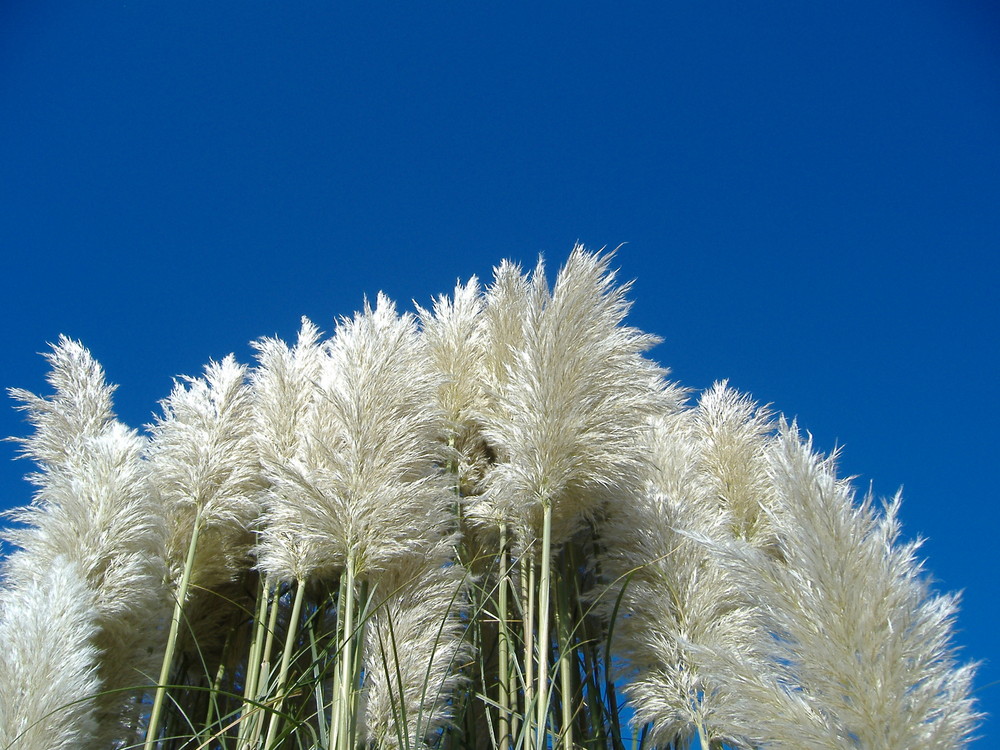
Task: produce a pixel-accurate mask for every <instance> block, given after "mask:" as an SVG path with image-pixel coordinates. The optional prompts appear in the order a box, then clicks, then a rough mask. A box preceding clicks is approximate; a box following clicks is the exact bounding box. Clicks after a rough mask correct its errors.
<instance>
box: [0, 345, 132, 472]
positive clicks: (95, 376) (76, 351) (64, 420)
mask: <svg viewBox="0 0 1000 750" xmlns="http://www.w3.org/2000/svg"><path fill="white" fill-rule="evenodd" d="M44 356H45V359H47V360H48V362H49V364H50V365H51V368H52V369H51V370H50V372H49V374H48V376H47V377H46V380H47V381H48V383H49V384H50V385H51V386H52V387H53V388H54V389H55V393H54V394H53V396H52V397H51V398H49V399H45V398H42V397H41V396H36V395H35V394H33V393H31V392H29V391H26V390H23V389H21V388H11V389H10V391H9V392H10V395H11V396H12V397H13V398H15V399H17V400H18V401H20V402H21V404H20V406H18V408H19V409H21V410H22V411H24V412H26V413H27V415H28V421H29V422H30V423H31V424H32V425H34V427H35V434H34V435H32V436H31V437H28V438H23V439H19V440H18V442H20V443H21V453H22V455H24V456H27V457H28V458H31V459H32V460H34V461H35V462H36V463H38V464H40V465H45V466H54V465H58V464H60V463H62V462H63V461H66V460H67V459H68V458H70V457H71V456H72V454H73V451H74V449H75V447H76V446H77V444H78V443H79V441H81V440H83V439H84V438H85V437H87V436H91V435H96V434H98V433H100V432H101V430H102V429H103V428H104V426H105V425H106V424H108V423H109V422H110V421H111V420H113V419H114V412H113V410H112V403H111V396H112V394H113V393H114V391H115V388H116V387H117V386H114V385H109V384H108V383H106V382H105V379H104V369H103V368H102V367H101V365H100V364H99V363H98V362H97V361H96V360H95V359H94V358H93V357H92V356H91V354H90V352H89V351H87V350H86V349H85V348H84V347H83V345H82V344H81V343H80V342H79V341H74V340H73V339H69V338H67V337H66V336H60V337H59V342H58V343H57V344H54V345H53V346H52V352H51V353H49V354H46V355H44Z"/></svg>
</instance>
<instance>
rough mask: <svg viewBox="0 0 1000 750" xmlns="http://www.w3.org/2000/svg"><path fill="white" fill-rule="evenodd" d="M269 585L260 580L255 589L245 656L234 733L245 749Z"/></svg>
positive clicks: (241, 747)
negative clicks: (251, 628)
mask: <svg viewBox="0 0 1000 750" xmlns="http://www.w3.org/2000/svg"><path fill="white" fill-rule="evenodd" d="M270 592H271V585H270V582H269V581H265V580H261V583H260V586H259V587H258V590H257V596H259V597H260V601H259V602H258V603H257V617H256V619H255V620H254V633H253V641H252V642H251V643H250V655H249V656H248V657H247V670H246V680H244V684H243V707H242V710H241V711H240V725H239V729H238V730H237V733H236V747H237V748H238V750H247V733H248V731H249V730H250V728H251V722H252V721H255V720H256V719H255V718H254V719H252V718H251V716H253V717H256V714H257V710H256V709H255V708H254V707H253V701H254V700H256V698H257V680H258V677H259V676H260V667H261V661H262V655H263V650H264V638H265V633H266V630H267V608H268V606H269V605H270V598H271V596H270Z"/></svg>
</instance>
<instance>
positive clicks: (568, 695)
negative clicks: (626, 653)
mask: <svg viewBox="0 0 1000 750" xmlns="http://www.w3.org/2000/svg"><path fill="white" fill-rule="evenodd" d="M556 585H557V586H558V592H557V593H558V596H557V597H556V623H557V625H558V631H557V632H558V635H557V639H558V647H559V687H560V692H561V694H562V700H561V701H560V705H561V706H562V742H563V749H564V750H573V721H574V719H575V708H576V707H575V706H574V704H573V671H572V664H573V661H574V659H573V658H572V652H573V635H572V629H571V628H570V606H569V582H568V581H567V579H566V571H565V569H564V570H563V574H562V575H560V576H559V578H558V580H557V581H556Z"/></svg>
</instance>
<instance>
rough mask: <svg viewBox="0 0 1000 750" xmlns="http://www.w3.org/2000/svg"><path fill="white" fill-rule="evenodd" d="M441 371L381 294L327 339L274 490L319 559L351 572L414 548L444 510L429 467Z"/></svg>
mask: <svg viewBox="0 0 1000 750" xmlns="http://www.w3.org/2000/svg"><path fill="white" fill-rule="evenodd" d="M439 382H440V376H439V375H438V374H436V373H434V372H433V370H432V369H431V368H430V366H429V362H428V358H427V354H426V349H425V348H424V346H423V343H422V341H421V339H420V337H419V336H418V333H417V328H416V321H415V319H414V318H413V316H411V315H403V316H398V315H397V314H396V309H395V305H393V303H392V302H391V301H390V300H389V299H388V298H387V297H385V296H384V295H382V294H379V296H378V302H377V305H376V308H375V309H374V310H372V309H371V308H370V307H369V306H368V305H367V303H366V305H365V309H364V311H363V312H362V313H359V314H357V315H355V317H354V318H352V319H344V320H341V321H340V323H339V324H338V326H337V329H336V333H335V336H334V339H333V340H332V341H331V342H330V343H329V345H328V347H327V356H326V357H325V358H324V362H323V367H322V372H321V375H320V382H319V393H318V395H317V396H316V398H315V400H314V403H313V408H312V409H311V411H310V413H309V416H308V419H307V422H306V426H305V429H304V435H305V438H304V440H303V442H302V446H301V451H300V456H299V457H298V458H296V459H293V460H291V461H289V462H288V464H287V465H286V471H285V472H284V476H283V477H282V479H281V482H280V483H279V484H278V485H276V487H275V491H276V492H280V493H281V496H282V497H283V498H284V500H285V501H286V502H288V503H293V504H295V505H296V506H297V512H298V513H299V514H300V519H301V523H302V525H303V528H304V529H305V533H306V534H307V535H308V539H309V543H310V544H311V545H313V548H314V549H315V550H316V556H317V564H316V567H317V568H321V569H328V570H331V571H334V572H335V571H338V570H340V569H342V568H343V567H344V566H345V564H346V563H347V560H348V559H349V558H351V559H352V560H353V563H354V565H355V573H356V574H357V575H359V576H361V575H364V574H367V573H373V572H377V571H380V570H383V569H385V568H386V567H387V566H390V565H392V564H394V563H398V562H400V561H401V560H402V559H404V558H405V557H406V556H408V555H410V554H413V553H414V552H415V551H418V550H419V547H420V546H421V545H422V544H423V543H424V540H426V539H427V538H428V533H429V531H433V530H437V529H439V528H440V523H441V519H442V518H444V517H446V516H447V507H448V505H447V503H448V492H447V489H446V487H445V483H444V481H445V480H444V479H443V477H441V476H440V473H439V472H438V470H437V462H438V460H439V459H440V438H441V436H442V424H441V418H440V414H439V413H438V412H437V410H436V409H435V407H434V395H435V393H436V391H437V388H438V385H439Z"/></svg>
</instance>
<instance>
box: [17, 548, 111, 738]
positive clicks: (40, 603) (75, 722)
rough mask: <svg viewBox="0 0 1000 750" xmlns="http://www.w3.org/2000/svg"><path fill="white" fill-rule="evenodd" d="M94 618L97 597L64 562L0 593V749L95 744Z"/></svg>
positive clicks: (59, 558) (70, 564) (53, 562)
mask: <svg viewBox="0 0 1000 750" xmlns="http://www.w3.org/2000/svg"><path fill="white" fill-rule="evenodd" d="M53 602H57V603H58V606H55V607H54V606H53ZM95 618H96V610H95V603H94V592H93V590H92V589H91V588H90V587H89V586H88V585H87V583H86V580H85V576H84V573H83V571H81V570H80V567H79V566H78V565H77V564H76V563H75V562H73V561H71V560H69V559H67V558H66V557H62V556H57V557H55V558H53V559H52V560H49V561H48V564H47V565H46V566H45V567H41V568H38V569H37V570H36V571H35V573H34V575H33V576H30V577H28V578H26V579H22V580H20V581H19V582H18V584H17V585H16V586H13V587H11V588H7V589H5V590H4V591H2V592H0V643H2V644H3V648H2V649H0V746H2V747H5V748H6V747H10V748H12V749H13V748H17V749H18V750H78V749H79V748H81V747H89V746H90V743H91V741H92V740H93V738H94V733H95V731H96V729H97V726H96V722H95V720H94V710H95V704H94V701H93V699H92V696H94V695H95V693H97V691H98V689H99V688H100V682H99V680H98V677H97V669H96V663H97V658H98V654H97V651H96V649H95V648H94V646H93V643H92V639H93V637H94V635H95V632H96V629H97V628H96V625H95Z"/></svg>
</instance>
